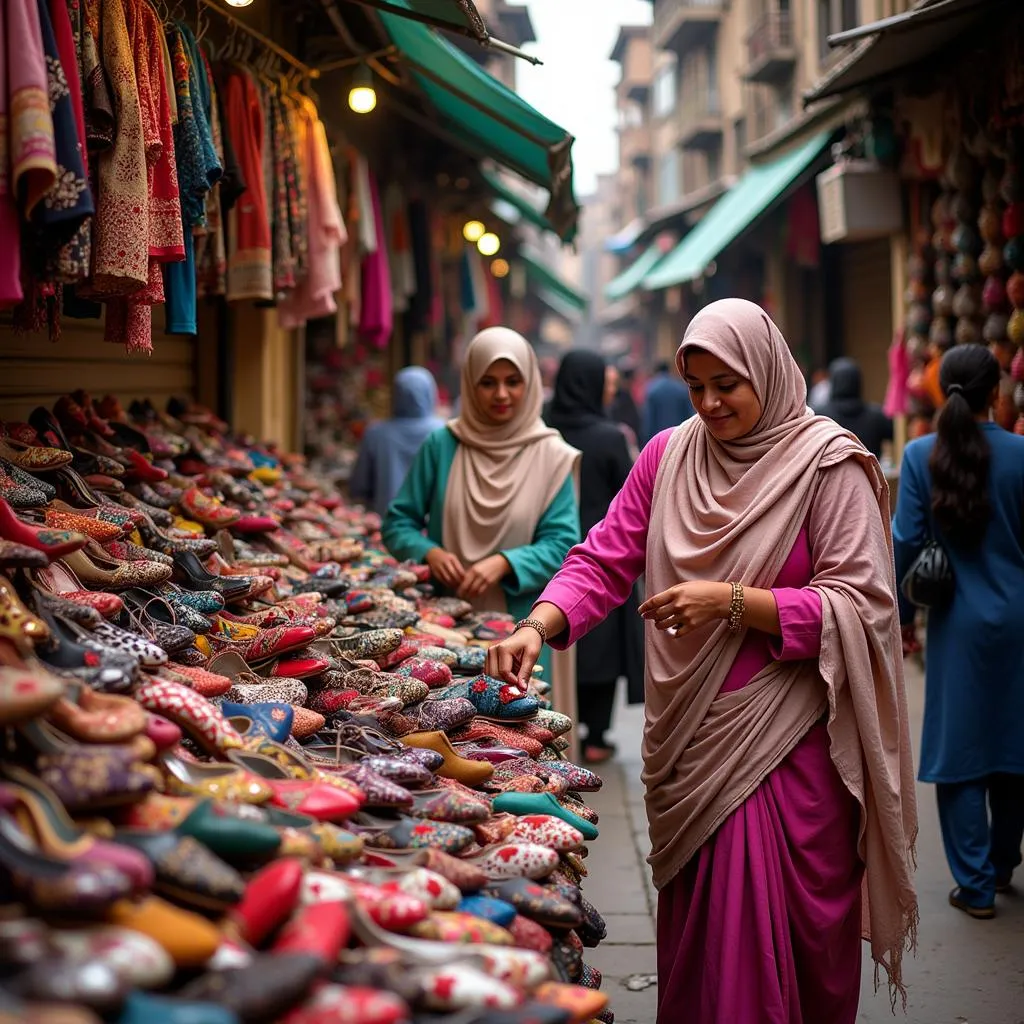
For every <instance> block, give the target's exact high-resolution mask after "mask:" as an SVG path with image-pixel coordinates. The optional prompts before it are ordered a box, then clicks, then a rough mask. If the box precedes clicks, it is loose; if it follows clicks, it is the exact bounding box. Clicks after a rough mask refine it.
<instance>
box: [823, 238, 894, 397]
mask: <svg viewBox="0 0 1024 1024" xmlns="http://www.w3.org/2000/svg"><path fill="white" fill-rule="evenodd" d="M837 248H838V250H839V257H838V263H839V273H840V282H841V284H840V294H841V308H842V325H843V326H842V331H843V349H842V352H843V355H846V356H849V357H851V358H852V359H856V360H857V362H858V363H859V364H860V368H861V371H862V373H863V375H864V397H865V399H867V400H868V401H870V402H881V401H882V400H883V399H884V398H885V390H886V384H887V382H888V379H889V361H888V360H889V356H888V353H889V345H890V344H891V342H892V336H893V320H892V270H891V268H892V262H891V254H890V241H889V239H888V238H880V239H876V240H873V241H870V242H857V243H854V244H850V245H840V246H837Z"/></svg>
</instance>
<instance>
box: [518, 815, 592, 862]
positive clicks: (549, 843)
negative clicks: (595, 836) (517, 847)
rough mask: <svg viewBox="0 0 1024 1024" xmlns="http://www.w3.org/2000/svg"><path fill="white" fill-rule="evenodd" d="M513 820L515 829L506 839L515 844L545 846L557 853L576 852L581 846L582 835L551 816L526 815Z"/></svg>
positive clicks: (562, 820) (566, 823) (560, 819)
mask: <svg viewBox="0 0 1024 1024" xmlns="http://www.w3.org/2000/svg"><path fill="white" fill-rule="evenodd" d="M514 820H515V827H514V828H513V830H512V831H511V833H510V834H509V837H508V838H509V839H510V840H513V841H515V842H522V843H534V844H535V845H537V846H546V847H547V848H548V849H549V850H555V851H556V852H557V853H563V852H567V851H569V850H577V849H579V848H580V847H581V846H582V845H583V842H584V838H583V833H582V832H581V831H580V830H579V829H576V828H573V826H572V825H570V824H569V823H568V822H567V821H565V820H564V819H562V818H558V817H555V815H553V814H527V815H523V816H521V817H518V818H515V819H514Z"/></svg>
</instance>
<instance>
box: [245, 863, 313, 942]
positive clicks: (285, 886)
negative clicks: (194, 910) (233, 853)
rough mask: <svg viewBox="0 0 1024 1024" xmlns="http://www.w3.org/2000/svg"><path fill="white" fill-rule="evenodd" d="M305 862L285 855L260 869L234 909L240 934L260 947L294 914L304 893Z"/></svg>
mask: <svg viewBox="0 0 1024 1024" xmlns="http://www.w3.org/2000/svg"><path fill="white" fill-rule="evenodd" d="M304 872H305V868H304V867H303V864H302V861H300V860H296V859H295V858H291V857H289V858H285V859H283V860H277V861H274V863H273V864H270V865H268V866H267V867H265V868H263V870H262V871H257V872H256V874H255V875H253V876H252V878H251V879H250V881H249V884H248V886H246V889H245V895H244V896H243V897H242V901H241V902H240V903H239V904H238V905H237V906H235V907H234V908H233V909H232V910H231V912H230V917H231V920H232V921H234V923H235V924H236V925H237V926H238V930H239V932H240V934H241V937H242V938H243V939H244V940H245V941H246V942H248V943H249V944H250V945H253V946H259V945H261V944H262V943H263V941H264V940H265V939H266V938H267V937H268V936H270V935H271V934H272V933H273V932H274V931H276V930H277V928H278V927H280V925H282V924H283V923H284V922H285V921H287V920H288V918H289V917H290V916H291V914H292V911H294V910H295V907H296V905H297V904H298V902H299V894H300V893H301V892H302V876H303V874H304Z"/></svg>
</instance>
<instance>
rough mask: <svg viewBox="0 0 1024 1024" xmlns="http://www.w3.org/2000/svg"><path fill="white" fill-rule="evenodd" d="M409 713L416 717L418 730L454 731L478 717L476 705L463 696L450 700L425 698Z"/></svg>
mask: <svg viewBox="0 0 1024 1024" xmlns="http://www.w3.org/2000/svg"><path fill="white" fill-rule="evenodd" d="M407 713H408V715H409V716H410V717H412V718H414V719H415V721H416V723H417V724H418V726H419V728H418V729H417V730H415V731H417V732H447V733H451V732H454V731H455V730H456V729H459V728H461V727H462V726H464V725H467V724H469V723H470V722H472V721H473V719H474V718H475V717H476V707H475V706H474V705H473V702H472V701H469V700H466V699H465V698H463V697H451V698H449V699H448V700H429V699H428V700H425V701H423V703H422V704H417V705H415V706H414V707H412V708H410V709H409V711H408V712H407Z"/></svg>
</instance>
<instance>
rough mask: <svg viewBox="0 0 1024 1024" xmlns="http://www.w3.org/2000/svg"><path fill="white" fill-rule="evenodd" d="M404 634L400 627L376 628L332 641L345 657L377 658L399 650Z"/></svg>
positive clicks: (356, 658)
mask: <svg viewBox="0 0 1024 1024" xmlns="http://www.w3.org/2000/svg"><path fill="white" fill-rule="evenodd" d="M402 636H403V634H402V630H400V629H374V630H370V631H369V632H366V633H359V634H358V635H356V636H354V637H352V638H351V639H348V640H335V641H332V646H333V647H334V648H335V649H336V650H337V651H338V652H339V653H340V654H341V655H342V656H344V657H348V658H353V659H355V660H360V659H363V658H369V659H372V660H375V659H377V658H379V657H382V656H384V655H386V654H389V653H391V651H395V650H397V649H398V648H399V647H400V646H401V645H402Z"/></svg>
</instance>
